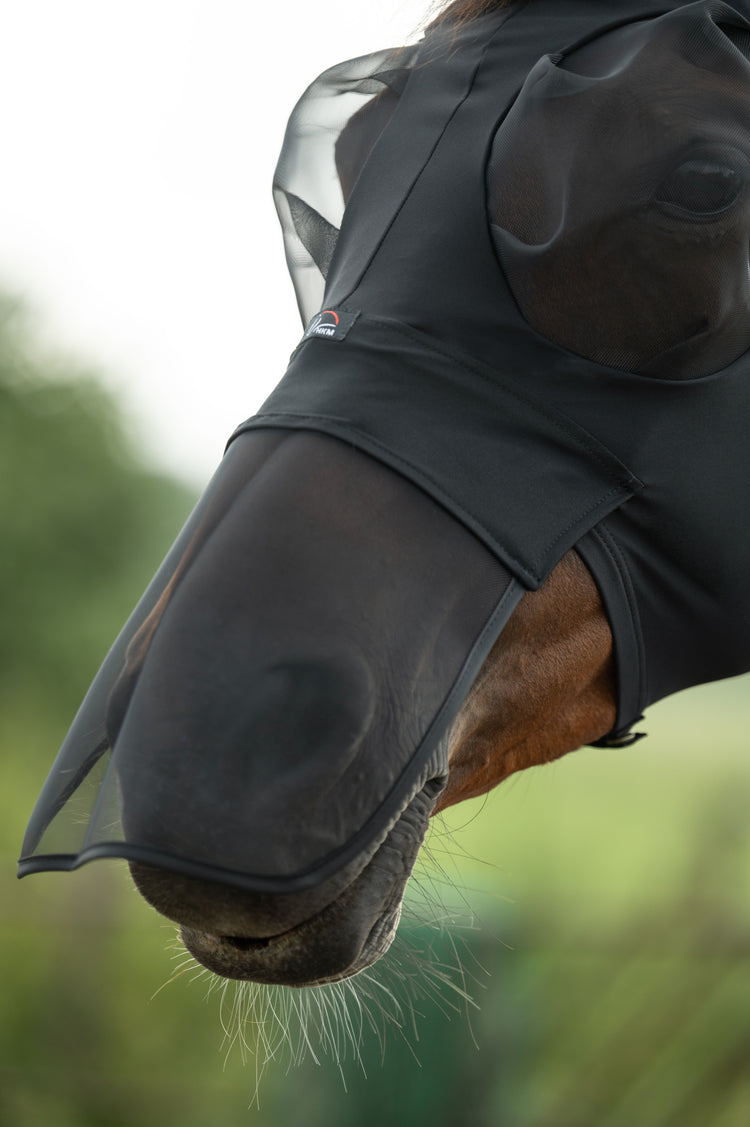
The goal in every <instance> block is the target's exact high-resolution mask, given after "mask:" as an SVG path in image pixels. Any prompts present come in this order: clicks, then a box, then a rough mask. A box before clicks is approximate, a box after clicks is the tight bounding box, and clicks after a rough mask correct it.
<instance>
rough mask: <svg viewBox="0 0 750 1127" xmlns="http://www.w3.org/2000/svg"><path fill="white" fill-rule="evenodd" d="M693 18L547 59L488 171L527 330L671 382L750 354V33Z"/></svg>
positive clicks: (707, 16) (501, 245)
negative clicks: (749, 51)
mask: <svg viewBox="0 0 750 1127" xmlns="http://www.w3.org/2000/svg"><path fill="white" fill-rule="evenodd" d="M694 8H695V11H694V13H692V16H691V18H690V19H686V18H685V14H684V13H683V12H682V11H680V10H677V11H675V12H673V13H670V14H668V15H665V16H662V17H661V18H659V19H655V20H644V21H641V22H637V23H632V24H628V25H626V26H624V27H621V28H618V29H617V30H615V31H611V32H609V33H607V34H605V35H602V36H600V37H599V38H597V39H595V40H593V41H592V42H590V43H588V44H586V45H584V46H583V47H580V48H578V49H577V50H574V51H572V52H571V53H570V54H568V55H565V56H563V57H560V56H546V57H543V58H542V59H540V61H539V62H538V63H537V65H536V66H535V67H534V68H533V69H532V70H531V72H530V74H529V75H528V78H527V79H526V81H525V83H524V85H523V89H522V90H521V92H520V95H519V97H518V99H517V100H516V102H515V104H514V105H513V107H512V108H511V110H510V112H509V113H508V115H507V117H506V118H505V120H504V121H503V122H502V124H501V126H500V128H499V129H498V131H497V134H496V136H495V139H494V142H493V146H492V153H491V157H490V162H489V166H488V174H487V175H488V196H489V208H490V218H491V222H492V231H493V236H494V240H495V243H496V246H497V250H498V254H499V257H500V261H501V263H502V267H503V270H504V271H505V274H506V277H507V279H508V282H509V284H510V287H511V289H512V291H513V294H514V296H515V298H516V300H517V302H518V305H519V307H520V309H521V311H522V313H523V315H524V316H525V317H526V318H527V320H528V321H529V322H530V323H531V325H533V326H534V328H536V329H537V330H538V331H539V332H541V333H543V334H544V335H545V336H547V337H549V338H550V339H551V340H553V341H555V342H556V343H558V344H561V345H563V346H564V347H565V348H569V349H570V350H571V351H573V352H577V353H579V354H580V355H582V356H586V357H589V358H591V359H593V360H596V361H599V362H601V363H604V364H607V365H611V366H613V367H616V368H624V369H628V370H631V371H637V372H643V373H645V374H648V375H654V376H662V377H668V378H689V377H694V376H698V375H703V374H706V373H708V372H712V371H715V370H717V369H719V368H722V367H724V366H726V365H727V364H728V363H730V361H732V360H734V359H735V358H736V357H737V356H739V355H740V354H741V353H743V352H745V351H746V349H747V348H748V346H749V345H750V280H749V278H748V247H749V246H750V63H748V59H747V44H748V29H747V25H744V26H743V25H742V20H741V17H738V16H736V14H733V13H730V12H729V10H728V9H724V7H723V5H714V6H713V8H711V7H710V6H706V7H704V6H701V5H695V6H694ZM723 13H726V14H727V15H730V14H731V15H732V18H733V20H735V21H736V22H729V21H728V20H727V19H726V18H725V21H724V22H720V15H721V14H723Z"/></svg>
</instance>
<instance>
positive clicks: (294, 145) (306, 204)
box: [274, 47, 416, 325]
mask: <svg viewBox="0 0 750 1127" xmlns="http://www.w3.org/2000/svg"><path fill="white" fill-rule="evenodd" d="M415 54H416V47H404V48H398V49H394V50H388V51H378V52H376V53H375V54H373V55H366V56H363V57H362V58H359V59H352V60H351V61H349V62H345V63H340V64H339V65H338V66H335V67H332V68H331V69H330V70H327V71H325V72H324V74H322V75H321V76H320V77H319V78H317V79H316V80H315V82H313V84H312V85H311V86H310V87H309V88H308V89H307V90H306V91H305V93H304V94H303V96H302V98H301V99H300V101H299V102H298V103H297V105H296V106H295V108H294V110H293V112H292V115H291V117H290V119H289V124H288V126H287V131H286V136H285V139H284V145H283V147H282V150H281V155H280V157H279V163H278V165H277V167H276V173H275V176H274V200H275V203H276V210H277V212H278V216H279V220H280V222H281V227H282V231H283V234H284V246H285V250H286V259H287V265H288V266H289V272H290V274H291V276H292V282H293V284H294V288H295V292H296V294H297V303H298V305H299V309H300V313H301V315H302V321H303V324H305V325H307V324H308V322H309V321H310V319H311V317H313V316H314V314H315V313H317V312H318V311H319V309H321V307H322V305H323V300H324V292H325V282H326V277H327V274H328V267H329V266H330V263H331V259H332V257H333V252H334V250H335V247H336V240H337V238H338V233H339V229H340V227H341V221H342V218H343V214H344V208H345V206H346V203H347V201H348V199H349V196H350V195H351V193H352V191H353V189H354V185H355V184H356V182H357V178H358V177H359V173H360V171H361V170H362V167H363V166H364V164H365V162H366V160H367V158H368V156H369V154H370V152H371V150H372V147H373V145H374V144H375V142H376V141H377V139H378V137H379V136H380V134H381V133H382V132H383V130H384V129H385V127H386V125H387V124H388V122H389V121H390V119H391V117H392V115H393V113H394V111H395V109H396V106H397V105H398V102H399V99H400V97H401V93H402V91H403V89H404V86H405V85H406V80H407V78H408V76H409V73H410V70H411V67H412V65H413V60H414V57H415Z"/></svg>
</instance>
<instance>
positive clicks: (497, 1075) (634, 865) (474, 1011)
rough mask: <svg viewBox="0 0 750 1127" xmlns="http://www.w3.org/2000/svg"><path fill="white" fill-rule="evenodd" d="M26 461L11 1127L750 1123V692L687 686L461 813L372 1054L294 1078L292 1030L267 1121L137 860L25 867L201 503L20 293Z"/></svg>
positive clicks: (367, 1034) (5, 347) (4, 991)
mask: <svg viewBox="0 0 750 1127" xmlns="http://www.w3.org/2000/svg"><path fill="white" fill-rule="evenodd" d="M0 462H1V465H2V475H0V498H2V529H3V539H2V550H1V551H0V571H1V572H2V579H3V583H2V587H0V591H2V594H1V595H0V600H1V607H2V615H1V618H2V633H1V636H0V755H1V757H2V760H1V761H2V764H3V768H4V772H3V784H2V786H1V787H0V814H1V815H2V817H1V818H0V855H1V857H2V865H0V968H1V970H2V985H1V986H0V1127H41V1125H44V1127H164V1125H165V1124H180V1127H205V1125H206V1124H214V1123H215V1124H221V1125H222V1127H235V1125H240V1124H243V1125H244V1124H251V1125H253V1127H274V1125H277V1124H278V1125H282V1124H283V1125H284V1127H297V1125H300V1127H302V1125H304V1127H317V1125H321V1127H322V1125H324V1124H325V1125H331V1124H334V1125H337V1124H341V1125H344V1124H352V1127H354V1125H355V1124H356V1125H357V1127H369V1125H370V1124H372V1125H373V1127H374V1125H376V1124H377V1127H383V1125H384V1124H388V1125H394V1127H395V1125H398V1124H414V1123H420V1124H421V1123H429V1124H430V1125H431V1127H443V1125H445V1127H448V1125H450V1127H453V1125H463V1124H471V1125H477V1127H482V1125H487V1127H490V1125H492V1127H505V1125H507V1127H707V1125H710V1127H747V1124H748V1123H750V896H749V893H750V879H748V878H750V817H749V814H750V756H749V755H748V738H747V731H748V721H750V707H749V706H750V700H749V699H748V682H747V680H745V679H741V680H738V681H735V682H732V683H727V684H723V685H718V686H711V687H706V688H702V689H700V690H697V691H695V692H693V693H691V694H687V695H684V696H682V697H679V698H675V699H674V700H672V701H668V702H665V703H664V704H663V705H662V706H660V707H659V708H658V709H654V710H652V713H651V714H650V715H649V717H648V721H647V723H645V724H644V727H645V728H646V729H648V730H649V731H650V738H649V739H648V740H646V741H643V742H642V743H640V744H639V745H637V747H635V748H632V749H630V750H627V751H619V752H613V751H601V750H586V751H583V752H579V753H576V755H574V756H570V757H568V759H567V760H565V761H563V762H560V763H558V764H555V765H552V766H550V767H546V768H543V769H539V770H534V771H532V772H527V773H526V774H525V775H523V776H519V777H518V778H517V779H513V780H510V781H509V782H508V783H507V784H505V785H504V786H503V787H502V788H500V789H499V790H498V791H496V792H495V793H494V794H493V795H491V796H490V797H489V798H487V799H486V800H481V801H477V802H474V803H471V804H467V805H465V806H463V807H460V808H458V809H457V810H456V811H454V812H452V814H451V817H450V820H446V822H444V823H441V824H438V825H436V826H435V828H434V832H433V836H432V839H431V842H430V847H429V856H427V858H426V860H425V862H424V865H423V866H422V867H421V868H420V872H419V874H418V875H417V878H416V880H415V882H414V883H415V893H414V895H412V896H410V904H411V907H410V909H409V910H408V911H407V913H406V917H407V918H406V919H405V922H404V924H403V925H402V935H401V937H400V938H399V940H398V941H397V945H396V947H395V949H394V951H393V953H392V954H391V955H389V956H388V959H387V962H386V964H385V965H384V966H382V967H381V968H379V969H378V970H377V971H376V972H374V974H375V975H376V976H377V980H376V982H375V983H374V984H370V986H369V987H368V988H367V989H368V993H369V995H370V1000H369V1002H368V1003H367V1004H368V1006H369V1008H370V1013H371V1015H372V1017H373V1022H374V1024H375V1026H376V1029H377V1031H373V1030H372V1029H370V1028H369V1025H368V1020H367V1018H366V1017H365V1018H361V1017H360V1011H359V1009H358V1004H357V1003H356V1002H354V1001H350V1003H349V1014H350V1016H349V1018H348V1021H349V1022H350V1024H351V1027H352V1028H354V1029H355V1031H356V1030H358V1029H359V1024H360V1020H361V1021H362V1025H363V1032H362V1036H361V1039H360V1038H359V1037H358V1035H357V1034H356V1033H355V1039H356V1040H357V1041H358V1045H357V1052H358V1053H360V1055H361V1060H360V1061H357V1060H356V1059H353V1053H352V1048H351V1045H350V1044H347V1043H346V1037H345V1036H344V1035H343V1034H341V1036H342V1038H343V1039H342V1044H346V1060H345V1061H344V1062H343V1064H342V1065H341V1067H339V1066H337V1064H336V1062H335V1061H334V1060H333V1059H331V1055H330V1054H328V1055H323V1054H322V1051H321V1050H320V1049H319V1048H318V1049H316V1045H317V1044H318V1042H317V1041H316V1038H315V1035H314V1032H313V1034H311V1047H312V1049H313V1051H317V1052H318V1055H319V1057H320V1063H319V1064H316V1063H315V1062H314V1060H313V1059H312V1058H311V1057H310V1056H309V1055H308V1058H307V1060H306V1061H305V1062H304V1063H302V1064H301V1065H299V1066H292V1067H290V1066H289V1064H288V1060H287V1056H288V1054H285V1053H284V1051H283V1044H282V1045H281V1046H279V1048H278V1051H277V1058H278V1059H275V1060H271V1061H270V1062H269V1063H268V1065H267V1067H266V1070H265V1074H264V1076H263V1077H262V1079H261V1082H260V1085H259V1089H258V1098H259V1104H253V1106H252V1107H251V1106H249V1105H250V1104H251V1101H252V1100H253V1096H254V1093H255V1089H256V1062H255V1059H254V1058H253V1055H252V1052H249V1054H248V1053H246V1054H245V1055H247V1061H246V1062H243V1059H242V1058H243V1053H242V1052H241V1051H240V1048H239V1047H238V1045H235V1046H234V1048H231V1049H229V1050H228V1049H227V1046H226V1044H224V1041H225V1038H224V1033H223V1031H222V1027H221V1021H220V1016H221V1015H220V1011H221V1004H220V998H219V991H218V990H216V989H214V990H213V991H210V990H209V982H208V980H207V978H206V976H203V975H197V973H196V972H194V971H193V970H192V969H191V968H189V967H188V968H185V967H183V966H182V962H181V957H180V955H179V952H176V951H175V950H174V945H175V940H174V929H173V928H172V927H171V926H170V925H169V924H168V923H166V922H165V921H163V920H161V919H160V918H159V917H158V916H157V915H156V914H155V913H153V912H151V911H150V909H148V908H147V907H146V906H145V905H144V904H143V903H142V902H141V901H140V899H139V898H138V896H137V895H136V894H135V892H134V891H133V890H132V888H131V887H130V885H129V883H128V880H127V877H126V873H125V872H124V866H121V865H119V864H116V863H105V862H101V863H97V864H95V865H92V866H89V867H87V868H85V869H83V870H81V871H80V872H78V873H75V874H71V875H63V874H44V875H39V876H35V877H30V878H28V879H27V880H25V881H23V882H21V883H18V882H17V881H16V879H15V860H16V856H17V854H18V850H19V848H20V842H21V838H22V835H23V830H24V826H25V823H26V820H27V817H28V815H29V813H30V811H31V807H32V805H33V802H34V800H35V798H36V794H37V792H38V790H39V787H40V786H41V783H42V782H43V779H44V776H45V774H46V771H47V769H48V767H49V765H50V763H51V761H52V758H53V756H54V754H55V752H56V750H57V746H58V744H59V742H60V740H61V738H62V736H63V734H64V731H65V728H66V726H67V724H68V723H69V721H70V719H71V718H72V715H73V713H74V712H75V709H76V707H77V705H78V703H79V700H80V698H81V696H82V694H83V692H84V691H85V689H86V687H87V684H88V681H89V679H90V677H91V676H92V675H93V673H94V672H95V670H96V668H97V666H98V664H99V662H100V660H101V658H102V657H103V655H104V653H105V651H106V649H107V647H108V645H109V643H110V642H111V640H112V638H113V637H114V635H115V633H116V632H117V630H118V628H119V626H120V624H121V622H122V621H123V620H124V618H125V616H126V615H127V613H128V612H129V610H130V608H131V606H132V603H133V602H134V601H135V599H136V598H137V597H138V595H139V594H140V592H141V590H142V588H143V586H144V585H145V583H146V581H147V580H148V578H150V575H151V573H152V571H153V570H154V568H155V566H156V564H157V563H158V562H159V559H160V557H161V555H162V554H163V552H164V551H165V550H166V548H167V547H168V545H169V543H170V541H171V539H172V537H173V536H174V534H175V532H176V531H177V529H178V527H179V526H180V524H181V523H182V520H183V519H184V517H185V515H186V513H187V511H188V509H189V506H190V503H191V497H190V496H189V494H188V493H187V492H186V491H185V490H184V489H183V488H182V487H181V486H180V485H179V484H177V483H174V482H171V481H169V480H166V479H164V478H163V477H161V476H160V475H158V474H156V473H154V472H152V471H151V470H149V468H148V467H146V466H144V465H143V464H142V462H141V460H140V459H139V457H138V456H137V453H136V452H134V448H133V444H132V442H129V441H128V440H127V438H126V436H125V435H124V433H123V428H122V425H121V422H120V420H119V416H118V411H117V409H116V406H115V405H114V404H113V403H112V401H111V400H110V399H109V398H108V397H107V396H105V395H104V393H103V392H102V391H101V390H100V389H99V387H98V385H97V383H96V381H95V380H93V379H92V378H91V377H90V376H89V375H88V374H86V373H81V372H80V371H79V370H77V369H76V367H75V366H74V365H73V366H71V365H70V364H67V365H66V364H64V363H63V362H62V361H60V360H58V359H55V358H49V357H45V356H43V355H42V354H41V353H40V352H39V350H38V348H37V347H36V345H35V342H34V337H33V333H32V331H31V329H30V328H29V325H28V323H27V321H26V320H25V319H24V316H23V314H22V312H21V311H19V310H18V309H17V307H16V306H14V305H13V303H11V302H8V301H5V302H3V303H0ZM472 910H473V913H474V915H473V916H472ZM450 915H454V916H455V918H456V921H457V923H456V926H455V928H453V929H450V928H444V927H443V926H440V925H442V923H443V919H444V917H446V916H450ZM173 976H174V981H169V980H170V979H172V978H173ZM442 976H445V977H446V978H447V980H448V981H447V982H445V983H442V984H441V983H440V981H439V980H440V978H441V977H442ZM451 982H452V983H453V985H450V983H451ZM162 987H163V988H162ZM160 988H162V989H160ZM463 988H465V989H466V990H468V992H469V993H470V994H471V995H472V997H473V999H474V1003H476V1004H474V1003H470V1002H467V1001H466V1000H465V999H464V998H463V997H462V995H461V992H460V991H461V989H463ZM391 990H392V991H393V993H394V994H395V1000H394V998H393V997H392V995H391V994H390V993H389V992H388V991H391ZM234 996H235V987H234V986H230V987H229V988H228V990H227V993H226V996H225V1000H224V1014H225V1021H226V1020H227V1018H226V1015H227V1014H228V1012H229V1011H230V1010H231V1006H232V1002H231V999H232V998H233V997H234ZM379 998H380V999H381V1000H382V1007H383V1008H384V1009H385V1011H386V1014H390V1018H389V1017H388V1016H386V1017H384V1018H379V1016H378V1015H379V1012H380V1008H381V1007H380V1005H379V1003H378V999H379ZM296 1000H297V999H295V1001H296ZM312 1012H313V1014H315V1013H316V1008H315V1004H314V1003H313V1005H312ZM258 1020H263V1021H264V1022H265V1023H266V1025H267V1026H268V1028H267V1029H265V1033H266V1036H267V1037H271V1038H274V1037H277V1036H278V1028H277V1027H275V1026H274V1021H273V1019H272V1018H271V1017H270V1016H269V1014H268V1012H266V1013H265V1015H264V1014H263V1012H262V1010H260V1009H258V1008H257V1007H256V1009H255V1010H254V1011H248V1013H247V1014H246V1020H245V1021H244V1023H243V1024H242V1028H241V1030H239V1031H240V1032H241V1033H242V1035H243V1036H244V1039H245V1041H246V1042H247V1043H248V1044H249V1046H250V1049H252V1046H253V1044H254V1043H255V1041H256V1040H257V1034H258V1028H257V1026H256V1025H255V1024H254V1022H257V1021H258ZM288 1024H289V1029H288V1034H289V1038H290V1040H291V1041H292V1043H293V1045H295V1046H297V1047H299V1044H300V1037H301V1035H300V1033H299V1030H298V1029H295V1028H294V1019H293V1018H291V1019H288ZM314 1024H315V1022H313V1026H314ZM381 1024H382V1025H383V1026H384V1027H385V1044H384V1045H383V1033H382V1029H381V1028H380V1025H381ZM229 1027H230V1032H234V1033H236V1032H238V1029H237V1027H236V1026H232V1025H231V1020H230V1026H229ZM326 1036H328V1037H329V1039H330V1037H332V1036H333V1037H335V1036H337V1034H334V1033H333V1032H332V1031H331V1030H328V1031H327V1032H326Z"/></svg>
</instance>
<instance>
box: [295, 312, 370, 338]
mask: <svg viewBox="0 0 750 1127" xmlns="http://www.w3.org/2000/svg"><path fill="white" fill-rule="evenodd" d="M358 317H359V313H350V312H349V311H348V310H346V309H323V310H322V311H321V312H320V313H316V314H315V316H314V317H313V319H312V321H311V322H310V324H309V325H308V326H307V328H306V329H305V335H304V336H303V338H302V339H303V340H310V338H311V337H319V338H322V339H323V340H343V339H344V337H345V336H346V334H347V333H348V332H349V330H350V329H351V327H352V325H353V324H354V322H355V321H356V320H357V318H358Z"/></svg>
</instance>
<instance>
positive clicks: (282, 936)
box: [130, 784, 436, 987]
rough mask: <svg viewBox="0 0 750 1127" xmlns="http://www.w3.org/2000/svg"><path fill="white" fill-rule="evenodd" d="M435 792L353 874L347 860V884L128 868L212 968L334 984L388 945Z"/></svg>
mask: <svg viewBox="0 0 750 1127" xmlns="http://www.w3.org/2000/svg"><path fill="white" fill-rule="evenodd" d="M435 798H436V789H435V786H434V784H432V785H430V784H428V786H427V787H426V788H425V789H424V790H422V791H420V792H419V793H418V794H417V795H416V796H415V797H414V798H413V799H412V801H411V802H410V803H409V805H408V806H407V807H406V809H405V810H404V811H403V812H402V814H401V816H400V817H399V818H398V820H397V821H396V823H395V824H394V825H393V826H392V828H391V829H390V831H389V833H388V834H387V836H386V838H385V840H384V841H383V842H382V843H381V844H380V845H379V847H378V848H376V849H375V850H374V852H371V855H370V856H369V857H368V856H365V857H364V858H363V859H362V861H361V863H360V864H359V868H358V870H357V868H356V865H355V866H354V874H353V875H352V868H353V867H352V866H351V865H350V866H347V869H346V870H344V872H345V874H346V875H347V877H348V883H346V884H345V885H344V887H343V888H342V887H341V878H340V877H339V879H338V880H337V879H336V878H334V879H333V881H330V882H327V883H324V884H322V885H321V886H320V887H319V888H318V889H315V890H312V891H311V890H307V891H305V892H301V893H298V894H295V893H293V892H286V893H279V894H278V895H274V894H269V893H262V894H256V893H252V892H246V891H243V890H241V889H233V888H231V887H230V886H228V885H222V884H219V883H218V882H212V881H205V880H197V879H195V878H192V877H184V876H181V875H179V874H176V873H169V872H167V871H166V870H165V869H158V868H155V867H152V866H147V865H143V864H139V863H131V866H130V868H131V873H132V875H133V878H134V881H135V883H136V887H137V888H138V890H139V892H140V893H141V895H143V896H144V898H145V899H146V900H147V901H148V902H149V903H150V904H151V905H152V906H153V907H154V908H156V909H157V911H159V912H161V914H162V915H165V916H167V918H168V919H171V920H174V921H175V922H177V923H179V924H180V933H181V936H182V940H183V943H184V944H185V947H186V948H187V950H188V951H189V952H190V954H191V955H193V957H194V958H195V959H197V961H198V962H199V963H201V964H202V965H203V966H204V967H206V968H207V969H208V970H210V971H213V972H214V973H215V974H218V975H221V976H222V977H223V978H233V979H240V980H244V981H252V982H260V983H267V984H275V985H283V986H295V987H301V986H320V985H323V984H324V983H330V982H338V981H340V980H341V979H344V978H349V977H351V976H352V975H354V974H358V973H359V972H360V971H362V970H364V969H365V968H366V967H368V966H371V965H372V964H373V963H374V962H376V961H377V960H378V959H379V958H380V957H381V956H382V955H384V954H385V952H386V951H387V950H388V948H389V947H390V945H391V943H392V941H393V938H394V936H395V934H396V928H397V926H398V922H399V918H400V915H401V904H402V900H403V896H404V891H405V889H406V883H407V881H408V879H409V876H410V875H411V871H412V868H413V866H414V862H415V861H416V858H417V854H418V852H419V849H420V846H421V844H422V841H423V840H424V835H425V833H426V830H427V824H428V821H429V815H430V812H431V810H432V807H433V805H434V803H435ZM282 922H283V923H284V925H285V926H283V927H282V926H279V925H280V924H281V923H282Z"/></svg>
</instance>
